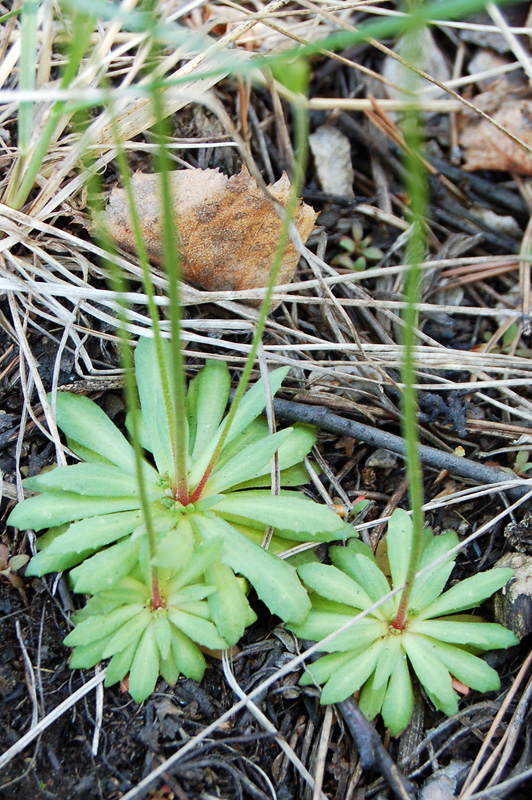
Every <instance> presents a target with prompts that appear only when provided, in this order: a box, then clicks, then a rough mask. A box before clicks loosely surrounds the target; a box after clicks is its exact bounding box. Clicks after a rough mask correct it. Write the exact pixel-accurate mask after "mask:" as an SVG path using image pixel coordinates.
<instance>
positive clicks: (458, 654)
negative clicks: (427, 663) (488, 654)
mask: <svg viewBox="0 0 532 800" xmlns="http://www.w3.org/2000/svg"><path fill="white" fill-rule="evenodd" d="M426 641H427V646H428V647H429V648H432V649H433V651H434V653H435V654H436V656H437V657H438V658H439V659H440V661H441V662H442V664H443V665H444V666H445V667H447V669H448V670H449V672H450V673H451V675H453V676H454V677H455V678H458V680H459V681H460V682H461V683H463V684H464V686H469V687H471V689H476V690H477V691H479V692H496V691H497V690H498V689H500V686H501V682H500V680H499V676H498V675H497V673H496V672H495V670H494V669H492V668H491V667H490V666H489V664H486V662H485V661H483V660H482V659H481V658H478V657H477V656H474V655H472V654H471V653H468V652H467V650H463V649H462V648H460V647H453V646H452V645H450V644H444V643H443V642H441V641H437V640H436V639H430V638H428V637H427V640H426Z"/></svg>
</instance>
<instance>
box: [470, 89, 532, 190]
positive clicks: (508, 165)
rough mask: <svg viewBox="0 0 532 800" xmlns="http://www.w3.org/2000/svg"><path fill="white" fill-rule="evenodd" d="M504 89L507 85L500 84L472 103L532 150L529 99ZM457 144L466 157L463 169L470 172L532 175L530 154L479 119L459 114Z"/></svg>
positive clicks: (477, 97)
mask: <svg viewBox="0 0 532 800" xmlns="http://www.w3.org/2000/svg"><path fill="white" fill-rule="evenodd" d="M507 88H508V84H507V83H506V82H505V81H504V82H501V83H500V84H497V85H494V86H493V88H491V89H489V90H488V91H486V92H482V94H479V95H477V96H476V97H474V98H473V102H474V103H475V105H476V106H478V107H479V108H481V109H482V110H483V111H485V112H486V113H488V114H489V115H490V116H491V117H493V119H494V120H495V121H496V122H498V123H499V125H502V126H503V127H504V128H505V129H506V130H507V131H509V132H510V133H512V134H513V135H514V136H517V137H518V138H519V139H522V141H523V142H525V144H527V145H529V146H531V147H532V99H530V98H525V97H522V96H520V95H519V94H518V93H508V91H507ZM459 143H460V147H461V148H462V149H463V150H464V154H465V164H464V169H465V170H467V171H469V172H474V171H475V170H479V169H493V170H502V171H505V172H506V171H508V172H514V173H516V174H518V175H532V155H530V153H527V152H526V151H525V150H524V149H523V148H522V147H520V146H519V145H518V144H516V143H515V142H513V141H512V140H511V139H510V138H508V136H505V135H504V134H503V133H501V132H500V131H498V130H497V129H496V128H495V127H494V126H493V125H491V123H489V122H488V121H487V120H484V119H482V118H481V117H478V116H476V115H475V116H471V114H469V113H468V114H464V115H462V119H461V126H460V138H459Z"/></svg>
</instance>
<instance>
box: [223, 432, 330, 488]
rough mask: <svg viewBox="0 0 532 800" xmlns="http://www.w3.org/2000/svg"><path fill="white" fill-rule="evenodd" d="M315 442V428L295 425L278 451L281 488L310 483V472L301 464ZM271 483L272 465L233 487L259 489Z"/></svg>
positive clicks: (266, 466)
mask: <svg viewBox="0 0 532 800" xmlns="http://www.w3.org/2000/svg"><path fill="white" fill-rule="evenodd" d="M266 432H267V431H266ZM315 441H316V429H315V428H313V427H311V426H310V425H302V424H301V423H296V425H294V427H293V428H292V432H291V434H290V436H288V437H287V439H286V441H285V442H283V444H281V446H280V447H279V449H278V451H277V457H278V459H279V469H280V472H281V486H301V485H302V484H305V483H308V482H309V480H310V478H309V476H308V472H307V470H306V468H305V467H304V465H303V464H301V463H300V462H301V461H303V459H304V458H305V456H307V455H308V454H309V453H310V451H311V450H312V447H313V445H314V443H315ZM270 483H271V469H270V464H266V465H265V466H263V467H262V469H260V470H258V471H257V473H256V476H255V477H253V478H250V479H248V480H246V481H243V482H242V483H239V484H233V486H234V488H235V489H236V488H238V489H243V488H252V486H256V487H257V488H258V487H260V486H269V485H270Z"/></svg>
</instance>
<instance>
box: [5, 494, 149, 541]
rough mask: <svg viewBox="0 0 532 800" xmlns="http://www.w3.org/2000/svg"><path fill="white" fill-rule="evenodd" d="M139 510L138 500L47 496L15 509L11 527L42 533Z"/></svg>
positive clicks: (70, 495) (26, 502)
mask: <svg viewBox="0 0 532 800" xmlns="http://www.w3.org/2000/svg"><path fill="white" fill-rule="evenodd" d="M138 508H139V499H138V497H111V498H105V497H83V496H81V495H79V494H74V493H72V492H61V493H59V492H47V493H46V494H41V495H39V496H38V497H29V498H28V499H27V500H23V501H22V503H19V504H18V505H17V506H15V508H14V509H13V511H12V512H11V514H10V515H9V517H8V520H7V524H8V525H13V527H15V528H19V529H21V530H26V529H27V528H31V529H32V530H34V531H40V530H42V529H43V528H51V527H54V526H56V525H62V524H63V523H65V522H72V521H73V520H79V519H85V518H86V517H97V516H100V515H102V514H112V513H115V512H117V511H133V510H136V509H138Z"/></svg>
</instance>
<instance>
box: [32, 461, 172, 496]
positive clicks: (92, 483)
mask: <svg viewBox="0 0 532 800" xmlns="http://www.w3.org/2000/svg"><path fill="white" fill-rule="evenodd" d="M149 476H150V478H153V471H152V470H150V475H149ZM24 486H25V487H26V488H27V489H32V490H33V491H35V492H47V491H58V490H60V491H62V492H76V493H78V494H82V495H91V496H93V497H136V496H137V495H138V488H137V482H136V480H135V478H134V477H133V476H132V475H131V473H129V472H124V470H122V469H120V468H119V467H115V466H113V465H111V464H73V465H72V466H69V467H57V468H56V469H52V470H49V471H48V472H41V474H40V475H36V476H35V477H33V478H26V480H25V481H24ZM151 488H152V492H154V491H155V492H156V491H157V490H156V487H155V485H152V487H151ZM159 494H160V492H159Z"/></svg>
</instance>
